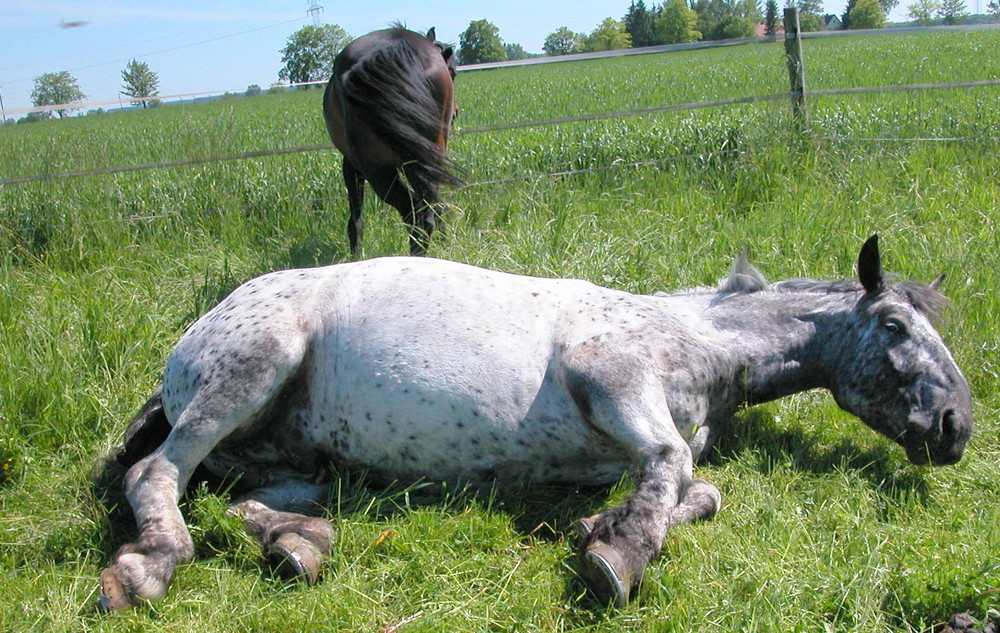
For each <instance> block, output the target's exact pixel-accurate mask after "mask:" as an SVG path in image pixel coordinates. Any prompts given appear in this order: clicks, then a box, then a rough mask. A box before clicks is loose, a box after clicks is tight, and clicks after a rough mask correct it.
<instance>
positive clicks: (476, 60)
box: [458, 20, 507, 64]
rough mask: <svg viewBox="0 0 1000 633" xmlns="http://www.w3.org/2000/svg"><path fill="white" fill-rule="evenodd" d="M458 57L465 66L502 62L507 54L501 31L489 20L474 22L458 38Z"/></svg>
mask: <svg viewBox="0 0 1000 633" xmlns="http://www.w3.org/2000/svg"><path fill="white" fill-rule="evenodd" d="M458 57H459V59H460V60H462V63H463V64H482V63H484V62H502V61H503V60H505V59H507V52H506V51H505V50H504V48H503V41H502V40H501V39H500V29H498V28H497V27H496V25H494V24H493V23H492V22H490V21H489V20H473V21H472V22H469V28H467V29H465V31H464V32H463V33H462V34H461V35H459V36H458Z"/></svg>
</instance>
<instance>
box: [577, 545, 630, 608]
mask: <svg viewBox="0 0 1000 633" xmlns="http://www.w3.org/2000/svg"><path fill="white" fill-rule="evenodd" d="M581 576H582V577H583V581H584V583H585V584H586V585H587V589H589V590H590V592H591V593H592V594H593V595H594V597H595V598H597V599H598V600H599V601H600V602H602V603H604V604H614V605H615V606H616V607H624V606H625V605H626V604H628V599H629V593H630V592H631V590H632V573H631V570H630V569H629V567H628V565H627V564H626V563H625V559H623V558H622V556H621V554H619V553H618V550H616V549H615V548H614V547H611V546H610V545H608V544H607V543H604V542H602V541H594V542H593V543H591V544H590V545H589V546H588V547H587V551H586V552H584V554H583V571H582V574H581Z"/></svg>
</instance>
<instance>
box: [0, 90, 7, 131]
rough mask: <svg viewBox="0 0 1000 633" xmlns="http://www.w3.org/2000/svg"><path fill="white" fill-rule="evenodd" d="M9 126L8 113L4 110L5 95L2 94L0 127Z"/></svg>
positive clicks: (0, 93) (0, 97)
mask: <svg viewBox="0 0 1000 633" xmlns="http://www.w3.org/2000/svg"><path fill="white" fill-rule="evenodd" d="M6 124H7V111H6V110H4V109H3V93H2V92H0V125H6Z"/></svg>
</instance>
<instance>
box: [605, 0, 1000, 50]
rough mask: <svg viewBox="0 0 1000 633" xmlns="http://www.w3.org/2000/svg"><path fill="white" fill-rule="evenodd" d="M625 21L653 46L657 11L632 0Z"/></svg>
mask: <svg viewBox="0 0 1000 633" xmlns="http://www.w3.org/2000/svg"><path fill="white" fill-rule="evenodd" d="M998 1H1000V0H998ZM622 22H624V23H625V31H626V32H628V34H629V35H631V36H632V46H633V47H634V48H641V47H643V46H653V45H654V44H656V43H657V40H656V26H655V25H656V12H655V11H650V10H649V9H647V8H646V3H645V2H643V0H639V1H638V2H636V1H635V0H633V1H632V4H631V5H629V8H628V13H626V14H625V17H624V18H622Z"/></svg>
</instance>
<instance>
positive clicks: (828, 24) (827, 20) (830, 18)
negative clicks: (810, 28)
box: [823, 13, 844, 31]
mask: <svg viewBox="0 0 1000 633" xmlns="http://www.w3.org/2000/svg"><path fill="white" fill-rule="evenodd" d="M823 28H824V29H825V30H827V31H840V30H842V29H843V28H844V23H843V22H841V21H840V18H839V17H837V16H836V15H834V14H832V13H827V14H826V15H824V16H823Z"/></svg>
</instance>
